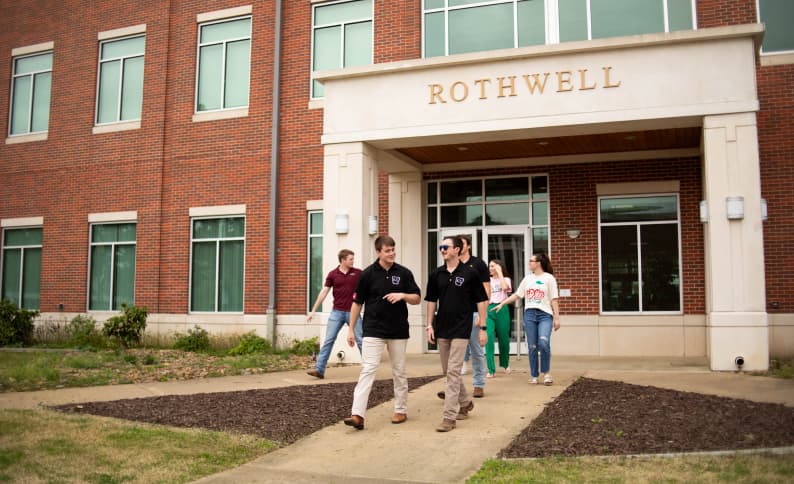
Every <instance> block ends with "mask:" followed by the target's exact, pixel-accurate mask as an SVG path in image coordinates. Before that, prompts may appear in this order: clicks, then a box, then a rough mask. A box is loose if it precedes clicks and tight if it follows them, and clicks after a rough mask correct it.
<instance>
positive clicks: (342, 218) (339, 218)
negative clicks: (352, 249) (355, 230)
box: [336, 213, 350, 234]
mask: <svg viewBox="0 0 794 484" xmlns="http://www.w3.org/2000/svg"><path fill="white" fill-rule="evenodd" d="M348 231H350V217H349V216H348V215H347V214H346V213H338V214H336V233H337V234H346V233H348Z"/></svg>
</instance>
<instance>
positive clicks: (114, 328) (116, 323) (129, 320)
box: [103, 304, 148, 348]
mask: <svg viewBox="0 0 794 484" xmlns="http://www.w3.org/2000/svg"><path fill="white" fill-rule="evenodd" d="M146 316H148V311H147V309H146V308H145V307H139V306H127V305H126V304H122V305H121V314H120V315H118V316H113V317H110V318H108V320H107V321H105V327H104V328H103V332H104V334H105V336H107V337H108V338H112V339H113V340H114V341H117V342H118V343H120V344H121V346H123V347H124V348H130V347H132V346H135V345H137V344H139V343H140V342H141V335H142V334H143V330H144V329H146Z"/></svg>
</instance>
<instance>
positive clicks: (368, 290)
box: [354, 260, 421, 339]
mask: <svg viewBox="0 0 794 484" xmlns="http://www.w3.org/2000/svg"><path fill="white" fill-rule="evenodd" d="M392 292H404V293H406V294H421V291H420V289H419V286H417V285H416V281H415V280H414V275H413V274H412V273H411V271H410V270H409V269H408V268H406V267H403V266H401V265H400V264H397V263H395V264H392V266H391V267H390V268H389V270H386V269H384V268H383V266H381V265H380V263H379V262H378V261H377V260H376V261H375V262H374V263H373V264H372V265H370V266H369V267H367V268H366V269H364V271H363V272H362V273H361V277H359V279H358V285H357V286H356V295H355V299H354V300H355V302H356V303H358V304H363V305H364V317H363V321H362V324H363V325H364V337H373V338H383V339H408V304H407V303H406V302H405V301H404V300H403V301H397V302H396V303H394V304H392V303H390V302H389V301H388V300H386V299H383V296H385V295H387V294H390V293H392Z"/></svg>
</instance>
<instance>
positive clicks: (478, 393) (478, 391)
mask: <svg viewBox="0 0 794 484" xmlns="http://www.w3.org/2000/svg"><path fill="white" fill-rule="evenodd" d="M484 396H485V390H483V389H482V388H480V387H474V398H482V397H484Z"/></svg>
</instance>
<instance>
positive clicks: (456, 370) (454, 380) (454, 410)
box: [437, 338, 471, 420]
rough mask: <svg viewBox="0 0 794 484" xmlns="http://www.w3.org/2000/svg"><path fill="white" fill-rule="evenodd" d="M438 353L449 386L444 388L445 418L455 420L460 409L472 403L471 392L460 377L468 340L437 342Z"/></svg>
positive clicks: (441, 339) (442, 340)
mask: <svg viewBox="0 0 794 484" xmlns="http://www.w3.org/2000/svg"><path fill="white" fill-rule="evenodd" d="M437 344H438V353H439V354H440V355H441V370H442V371H443V372H444V373H445V374H446V375H447V384H446V386H445V387H444V393H445V395H446V396H445V398H444V418H445V419H448V420H455V419H456V418H457V416H458V410H459V409H460V407H464V406H466V405H468V404H469V402H470V401H471V396H470V395H469V392H467V391H466V386H465V385H464V384H463V379H462V378H461V377H460V368H461V366H463V357H464V356H465V355H466V347H467V346H468V345H469V340H468V339H444V338H439V339H438V340H437Z"/></svg>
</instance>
